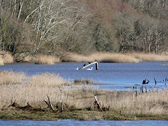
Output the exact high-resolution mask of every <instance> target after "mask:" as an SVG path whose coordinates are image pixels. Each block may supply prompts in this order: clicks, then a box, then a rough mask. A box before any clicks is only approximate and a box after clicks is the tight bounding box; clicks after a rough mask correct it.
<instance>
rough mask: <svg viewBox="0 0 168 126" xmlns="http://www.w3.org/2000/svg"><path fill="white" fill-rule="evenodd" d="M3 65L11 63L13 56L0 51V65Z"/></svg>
mask: <svg viewBox="0 0 168 126" xmlns="http://www.w3.org/2000/svg"><path fill="white" fill-rule="evenodd" d="M5 63H13V56H12V55H11V54H10V53H9V52H2V51H0V65H4V64H5Z"/></svg>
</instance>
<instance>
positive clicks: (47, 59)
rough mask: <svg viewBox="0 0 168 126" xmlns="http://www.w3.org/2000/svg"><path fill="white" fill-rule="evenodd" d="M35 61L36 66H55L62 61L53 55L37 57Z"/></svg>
mask: <svg viewBox="0 0 168 126" xmlns="http://www.w3.org/2000/svg"><path fill="white" fill-rule="evenodd" d="M33 61H34V62H35V63H36V64H54V63H55V62H60V59H59V58H57V57H55V56H51V55H36V56H35V58H34V59H33Z"/></svg>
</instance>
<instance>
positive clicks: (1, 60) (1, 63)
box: [0, 55, 4, 65]
mask: <svg viewBox="0 0 168 126" xmlns="http://www.w3.org/2000/svg"><path fill="white" fill-rule="evenodd" d="M0 65H4V60H3V58H2V57H1V55H0Z"/></svg>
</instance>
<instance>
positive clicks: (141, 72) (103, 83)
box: [0, 62, 168, 89]
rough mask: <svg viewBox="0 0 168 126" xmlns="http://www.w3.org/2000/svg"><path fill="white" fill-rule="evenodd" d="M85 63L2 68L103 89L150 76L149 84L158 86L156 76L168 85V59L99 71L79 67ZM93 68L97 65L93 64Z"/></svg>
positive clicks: (107, 65) (125, 85)
mask: <svg viewBox="0 0 168 126" xmlns="http://www.w3.org/2000/svg"><path fill="white" fill-rule="evenodd" d="M83 64H84V63H56V64H54V65H35V64H7V65H4V66H0V70H12V71H14V72H20V71H22V72H24V73H25V74H26V75H27V76H32V75H36V74H42V73H45V72H49V73H55V74H59V75H60V76H62V77H63V78H64V79H67V80H71V81H73V80H75V79H81V78H83V79H93V80H94V84H95V85H96V86H97V87H100V88H103V89H124V88H128V87H132V86H133V85H135V84H142V80H144V79H148V80H149V81H150V83H149V84H148V85H149V86H151V87H153V86H155V83H154V78H156V80H157V81H158V83H157V86H158V87H165V85H168V84H167V82H165V81H164V80H165V78H168V66H165V65H163V64H167V62H141V63H99V65H98V66H99V70H95V68H94V69H93V70H76V68H77V67H78V68H80V67H82V66H83ZM93 67H94V65H93Z"/></svg>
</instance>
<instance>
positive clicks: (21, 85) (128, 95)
mask: <svg viewBox="0 0 168 126" xmlns="http://www.w3.org/2000/svg"><path fill="white" fill-rule="evenodd" d="M0 77H1V78H0V80H1V81H0V83H1V84H0V86H1V88H0V108H2V107H3V106H5V105H9V104H10V102H11V101H14V100H16V102H17V103H19V104H20V105H23V106H24V105H25V104H26V103H27V102H29V103H30V104H31V105H33V106H41V107H46V104H45V103H44V102H43V101H44V100H47V96H49V97H50V100H51V102H52V104H56V103H57V102H64V103H66V104H68V105H69V106H74V107H75V108H80V109H85V108H90V109H92V108H93V103H94V96H97V99H98V102H99V103H100V105H101V106H102V107H109V108H110V109H111V110H116V111H120V113H121V114H122V115H140V114H150V115H159V114H168V97H166V96H167V95H168V89H165V90H162V91H157V92H149V93H140V92H138V93H135V91H133V90H130V91H106V90H100V89H96V88H94V87H92V88H90V87H87V86H85V85H83V86H79V87H77V86H74V87H75V88H74V87H73V84H72V83H71V82H69V86H68V87H67V86H66V85H65V84H66V83H68V82H67V80H64V79H63V78H62V77H60V76H59V75H55V74H51V73H45V74H41V75H34V76H31V77H26V76H25V75H24V74H22V73H15V74H14V73H12V72H6V71H2V72H0ZM2 78H3V79H2ZM8 78H11V80H7V79H8ZM12 78H14V79H12ZM7 81H8V82H7ZM74 85H75V84H74Z"/></svg>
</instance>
